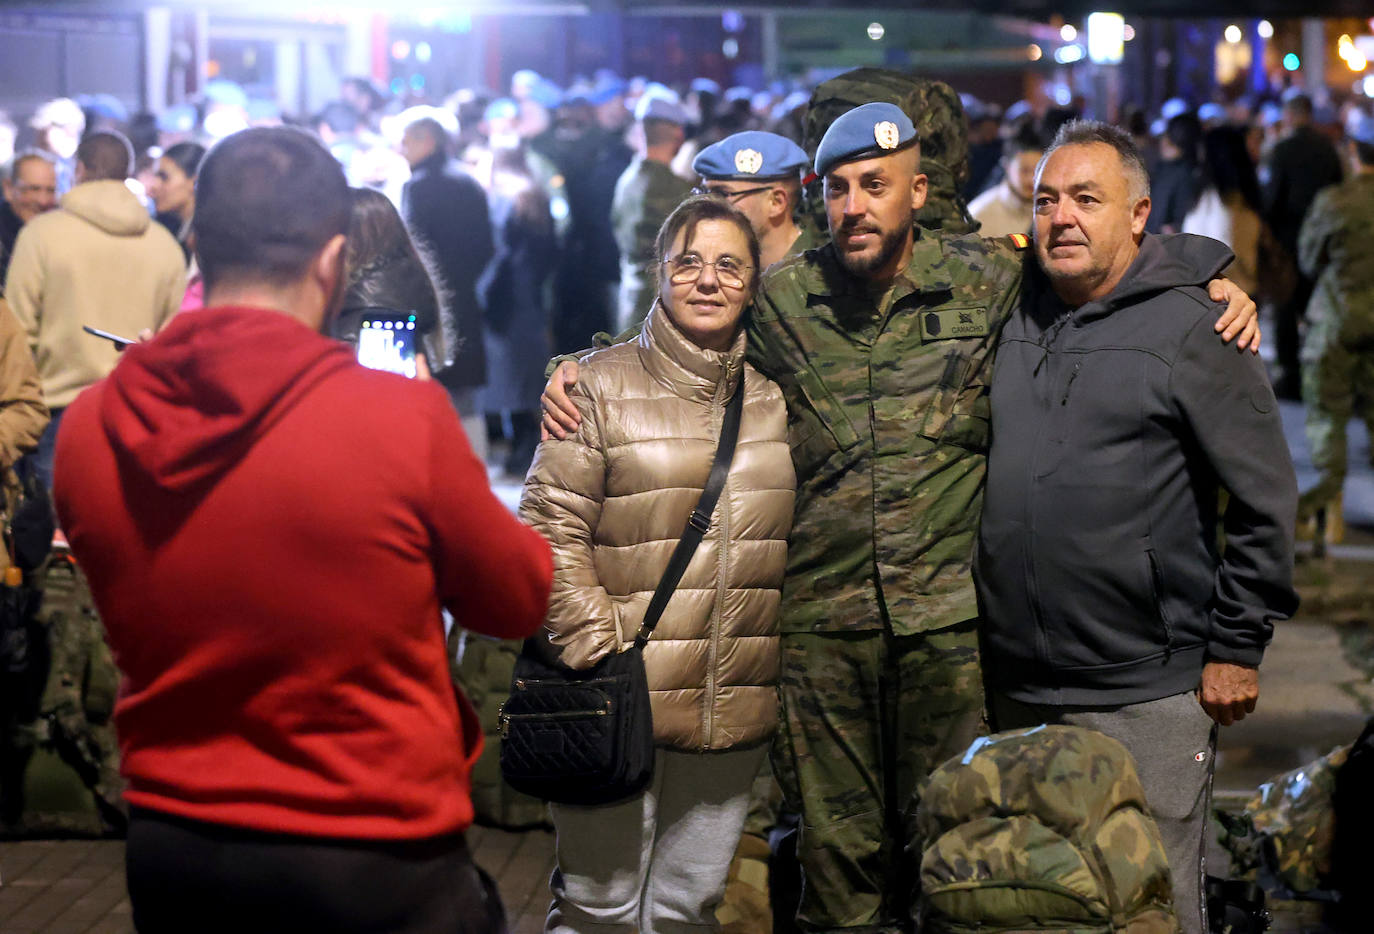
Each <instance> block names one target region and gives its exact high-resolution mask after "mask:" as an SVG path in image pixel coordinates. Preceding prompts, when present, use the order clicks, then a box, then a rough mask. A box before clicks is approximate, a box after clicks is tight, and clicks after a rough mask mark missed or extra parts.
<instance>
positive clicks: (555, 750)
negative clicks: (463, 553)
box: [498, 374, 744, 805]
mask: <svg viewBox="0 0 1374 934" xmlns="http://www.w3.org/2000/svg"><path fill="white" fill-rule="evenodd" d="M743 409H744V376H743V375H742V374H741V376H740V381H739V385H738V386H737V387H736V389H735V394H734V395H733V396H732V397H731V399H730V403H729V405H728V406H726V409H725V419H724V422H723V424H722V425H721V432H720V441H719V443H718V444H717V445H716V457H715V460H714V461H713V462H712V464H711V474H710V477H709V478H708V479H707V481H706V488H705V489H704V490H702V492H701V500H700V501H699V502H698V503H697V507H696V509H694V510H693V511H692V515H691V518H690V519H688V520H687V528H686V530H684V531H683V533H682V538H681V539H679V541H678V543H677V547H676V548H675V549H673V555H672V557H671V558H670V559H669V561H668V567H667V568H666V569H665V570H664V572H663V577H662V578H661V579H660V580H659V582H658V587H657V588H656V589H655V590H654V596H653V599H651V600H650V601H649V607H648V609H647V610H646V611H645V613H644V622H643V624H642V625H641V626H640V627H639V631H638V632H637V633H636V634H635V640H634V644H633V646H632V647H630V648H629V649H627V650H625V651H623V652H615V653H612V654H611V655H610V656H609V657H607V658H604V659H602V660H601V661H600V662H598V663H597V664H595V665H593V666H592V667H591V668H589V669H586V670H582V671H579V670H574V669H571V668H568V667H567V666H565V665H561V664H558V663H557V662H554V661H550V660H549V658H548V654H549V649H548V648H547V645H546V644H544V640H543V638H542V637H541V636H534V637H532V638H530V639H527V640H525V645H524V648H523V649H522V651H521V652H520V657H519V658H518V659H516V662H515V671H514V673H513V675H512V677H511V694H510V698H509V699H508V700H507V701H506V702H505V703H504V704H502V705H501V710H500V713H499V715H498V722H499V724H500V731H501V774H502V775H503V776H504V777H505V779H506V782H507V783H508V784H509V785H510V786H511V787H512V788H514V789H515V790H516V791H520V792H524V793H525V794H527V795H532V796H534V797H536V798H542V799H544V800H546V801H553V802H555V803H558V804H580V805H598V804H610V803H611V802H613V801H619V800H621V799H623V798H628V797H629V796H630V795H633V794H637V793H638V792H640V791H642V790H643V789H644V788H645V787H646V786H647V785H648V784H649V781H650V780H651V779H652V778H653V774H654V727H653V718H652V715H651V714H650V710H649V684H648V681H647V679H646V678H645V676H644V656H643V649H644V645H645V643H647V642H648V641H649V636H650V634H651V633H652V632H653V631H654V627H655V626H656V625H658V620H659V617H660V616H662V615H663V610H664V607H666V606H667V605H668V599H669V598H670V597H671V596H672V595H673V591H674V590H675V589H676V588H677V585H678V582H679V581H680V580H682V575H683V573H684V572H685V571H686V570H687V565H688V563H689V562H690V561H691V560H692V555H693V553H695V552H696V550H697V546H698V545H700V544H701V539H702V537H703V536H704V535H705V534H706V530H707V529H708V528H709V527H710V524H711V513H712V512H714V511H715V508H716V502H717V500H719V499H720V493H721V490H722V489H724V487H725V477H726V475H727V474H728V473H729V472H730V461H731V460H732V459H733V458H734V454H735V442H736V440H738V438H739V423H740V413H741V412H742V411H743Z"/></svg>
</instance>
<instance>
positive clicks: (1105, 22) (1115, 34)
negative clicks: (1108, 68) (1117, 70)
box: [1088, 13, 1126, 65]
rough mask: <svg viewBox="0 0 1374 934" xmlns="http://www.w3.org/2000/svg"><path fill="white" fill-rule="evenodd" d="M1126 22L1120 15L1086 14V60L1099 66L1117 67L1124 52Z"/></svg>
mask: <svg viewBox="0 0 1374 934" xmlns="http://www.w3.org/2000/svg"><path fill="white" fill-rule="evenodd" d="M1125 44H1126V21H1125V20H1124V19H1122V17H1121V14H1120V13H1090V14H1088V58H1090V59H1092V60H1093V62H1095V63H1096V64H1099V65H1117V64H1120V63H1121V56H1122V54H1123V52H1124V51H1125V49H1124V46H1125Z"/></svg>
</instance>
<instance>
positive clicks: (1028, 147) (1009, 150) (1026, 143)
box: [1002, 121, 1045, 159]
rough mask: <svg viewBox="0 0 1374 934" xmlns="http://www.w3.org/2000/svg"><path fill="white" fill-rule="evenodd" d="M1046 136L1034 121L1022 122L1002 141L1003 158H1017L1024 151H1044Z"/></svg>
mask: <svg viewBox="0 0 1374 934" xmlns="http://www.w3.org/2000/svg"><path fill="white" fill-rule="evenodd" d="M1044 151H1045V136H1044V134H1043V133H1041V132H1040V131H1039V130H1038V129H1036V127H1035V125H1034V124H1033V123H1030V122H1029V121H1027V122H1025V123H1022V124H1021V125H1020V126H1018V127H1017V128H1016V131H1015V132H1014V133H1012V134H1011V135H1010V136H1008V137H1007V139H1006V141H1005V142H1003V143H1002V158H1004V159H1015V158H1016V157H1017V156H1019V155H1021V153H1023V152H1044Z"/></svg>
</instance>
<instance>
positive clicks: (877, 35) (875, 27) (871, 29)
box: [868, 23, 887, 42]
mask: <svg viewBox="0 0 1374 934" xmlns="http://www.w3.org/2000/svg"><path fill="white" fill-rule="evenodd" d="M885 35H887V30H886V29H884V28H883V24H882V23H869V24H868V38H870V39H872V40H873V41H874V42H877V41H878V40H879V39H881V38H882V37H883V36H885Z"/></svg>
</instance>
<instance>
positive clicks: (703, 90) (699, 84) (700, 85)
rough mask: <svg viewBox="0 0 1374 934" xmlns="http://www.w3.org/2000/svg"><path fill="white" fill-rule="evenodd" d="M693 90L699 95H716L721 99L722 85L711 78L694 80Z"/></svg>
mask: <svg viewBox="0 0 1374 934" xmlns="http://www.w3.org/2000/svg"><path fill="white" fill-rule="evenodd" d="M691 89H692V90H693V91H696V92H697V93H698V94H714V95H715V96H716V97H720V85H719V84H717V83H716V82H714V81H712V80H711V79H710V78H693V79H692V84H691Z"/></svg>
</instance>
